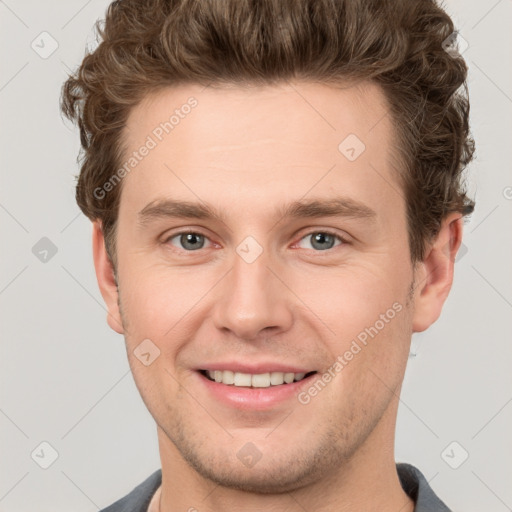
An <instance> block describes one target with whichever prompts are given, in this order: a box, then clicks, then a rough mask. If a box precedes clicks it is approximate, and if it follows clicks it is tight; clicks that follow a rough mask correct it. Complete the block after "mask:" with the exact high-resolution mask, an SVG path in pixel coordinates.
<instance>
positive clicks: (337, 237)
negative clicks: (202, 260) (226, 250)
mask: <svg viewBox="0 0 512 512" xmlns="http://www.w3.org/2000/svg"><path fill="white" fill-rule="evenodd" d="M318 233H321V234H324V235H329V236H332V237H333V238H335V239H337V240H339V241H340V242H341V243H340V244H338V245H335V246H334V247H331V248H330V249H325V250H315V249H307V250H311V251H314V252H316V253H320V254H321V253H327V252H330V251H332V250H334V249H335V248H336V247H339V246H340V245H345V244H348V243H349V242H348V240H346V239H345V238H344V237H342V236H341V235H339V234H338V233H335V232H333V231H330V230H328V229H322V230H314V231H309V232H308V233H306V234H305V235H303V236H302V237H301V238H300V239H299V242H301V241H302V240H304V239H305V238H307V237H309V236H311V235H314V234H318ZM181 235H200V236H202V237H204V238H205V239H206V240H209V241H210V239H209V238H208V237H207V236H206V235H205V234H203V233H201V232H200V231H193V230H184V231H179V232H177V233H173V234H172V235H169V236H168V237H166V238H165V239H164V241H163V243H164V244H166V245H167V244H168V243H169V241H170V240H172V239H173V238H176V237H179V236H181ZM210 242H211V241H210ZM299 242H297V243H299ZM294 245H296V244H294ZM173 247H174V246H173ZM176 249H177V250H179V251H183V252H189V253H194V252H199V251H200V250H201V249H203V248H201V249H197V250H195V251H187V250H185V249H179V248H176Z"/></svg>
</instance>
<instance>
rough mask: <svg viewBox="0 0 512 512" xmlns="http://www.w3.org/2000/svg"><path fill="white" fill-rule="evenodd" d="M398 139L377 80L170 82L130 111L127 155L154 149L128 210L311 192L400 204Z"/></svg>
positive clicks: (130, 182)
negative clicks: (174, 201) (159, 201)
mask: <svg viewBox="0 0 512 512" xmlns="http://www.w3.org/2000/svg"><path fill="white" fill-rule="evenodd" d="M394 138H395V136H394V133H393V129H392V123H391V120H390V117H389V116H388V110H387V105H386V101H385V98H384V95H383V93H382V92H381V90H380V88H379V87H378V86H376V85H374V84H370V83H365V84H359V85H357V86H339V87H333V86H326V85H324V84H317V83H308V82H294V83H287V84H280V85H276V86H261V87H255V86H244V87H242V86H222V87H220V86H216V87H212V86H209V87H203V86H199V85H194V84H189V85H182V86H179V87H173V88H168V89H163V90H160V91H158V92H157V93H153V94H151V95H148V96H147V97H146V98H145V99H144V100H143V101H142V102H141V103H140V104H139V105H138V106H137V107H135V108H134V109H133V110H132V112H131V113H130V116H129V118H128V121H127V125H126V130H125V133H124V140H125V143H126V144H125V147H126V154H125V157H126V161H127V159H128V158H130V156H131V155H133V152H134V151H135V152H136V151H137V150H138V149H140V148H142V147H143V146H147V147H150V150H149V151H144V153H145V154H146V156H144V157H143V158H140V160H138V161H137V162H136V165H135V166H134V167H133V170H130V172H129V173H128V174H127V176H126V177H125V178H124V181H125V183H123V193H122V199H121V208H123V203H124V204H125V206H127V205H128V206H132V207H133V208H139V210H140V209H141V208H143V207H144V206H145V205H146V204H147V203H148V202H149V201H151V200H154V199H156V198H157V197H164V196H170V197H175V198H178V199H182V200H193V199H196V200H197V199H204V200H206V201H208V202H215V201H216V202H217V203H219V204H222V205H223V207H224V208H229V207H230V206H232V207H235V206H238V207H240V208H241V207H243V206H244V204H245V205H246V207H248V206H249V204H248V202H250V203H251V206H254V205H259V206H261V208H263V205H264V204H271V203H277V202H283V201H285V202H288V201H292V200H296V199H298V198H299V197H302V196H304V195H306V194H308V193H310V192H311V193H313V195H314V196H315V197H317V196H319V195H320V196H321V195H322V194H325V195H328V194H334V193H336V194H338V195H339V193H340V192H342V193H343V195H346V196H348V197H353V196H359V199H363V200H366V201H367V202H370V203H372V204H374V205H376V206H377V207H378V206H379V204H382V205H383V206H384V203H385V202H386V201H389V200H393V201H394V202H395V203H396V202H397V200H400V199H401V197H400V196H401V194H400V191H399V186H398V184H397V176H396V171H395V170H394V168H393V152H392V148H393V146H394V143H395V140H394ZM210 199H211V201H209V200H210Z"/></svg>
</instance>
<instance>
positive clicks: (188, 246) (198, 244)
mask: <svg viewBox="0 0 512 512" xmlns="http://www.w3.org/2000/svg"><path fill="white" fill-rule="evenodd" d="M176 239H178V244H179V245H178V244H176V243H173V240H176ZM205 241H206V238H205V237H204V236H203V235H200V234H199V233H178V234H177V235H174V236H172V237H170V238H169V242H171V244H172V245H174V246H176V247H178V248H179V249H185V250H187V251H196V250H198V249H202V248H203V247H204V245H205Z"/></svg>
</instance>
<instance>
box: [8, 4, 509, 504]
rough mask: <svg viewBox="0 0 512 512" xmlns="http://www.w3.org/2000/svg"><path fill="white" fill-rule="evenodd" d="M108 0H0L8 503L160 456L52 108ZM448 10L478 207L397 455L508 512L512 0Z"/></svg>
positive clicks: (107, 481)
mask: <svg viewBox="0 0 512 512" xmlns="http://www.w3.org/2000/svg"><path fill="white" fill-rule="evenodd" d="M108 3H109V2H108V1H107V0H89V1H83V0H72V1H70V0H68V1H66V2H64V1H60V2H57V0H53V1H43V2H35V1H29V0H20V1H15V0H5V1H1V0H0V16H1V18H0V19H1V27H0V37H1V42H0V52H1V75H0V109H1V116H2V122H1V127H0V130H1V131H0V148H1V165H0V172H1V189H0V223H1V230H2V237H1V241H2V245H1V253H0V254H1V260H0V261H1V265H0V307H1V331H0V334H1V353H0V379H1V381H0V392H1V394H0V429H1V430H0V432H1V437H0V443H1V444H0V448H1V455H0V511H2V512H29V511H30V512H32V511H34V510H38V511H42V512H50V511H51V512H59V511H70V510H73V511H76V512H88V511H95V510H98V509H99V508H103V507H104V506H106V505H108V504H110V503H111V502H113V501H115V500H116V499H118V498H120V497H121V496H123V495H125V494H126V493H127V492H128V491H130V490H131V489H132V488H133V487H134V486H135V485H136V484H138V483H140V482H141V481H142V480H143V479H145V478H146V477H147V476H148V475H149V474H150V473H151V472H153V471H154V470H155V469H157V468H159V467H160V461H159V456H158V446H157V440H156V427H155V424H154V421H153V419H152V418H151V416H150V415H149V413H148V412H147V410H146V408H145V406H144V404H143V402H142V400H141V398H140V396H139V394H138V391H137V389H136V387H135V385H134V382H133V379H132V376H131V373H130V371H129V367H128V363H127V359H126V353H125V348H124V340H123V338H122V337H121V336H119V335H117V334H115V333H113V332H112V331H110V329H109V328H108V326H107V324H106V321H105V317H106V312H105V310H104V305H103V301H102V298H101V295H100V293H99V291H98V288H97V284H96V279H95V275H94V269H93V263H92V254H91V243H90V242H91V227H90V223H89V221H88V220H87V219H86V218H85V217H84V216H83V215H82V214H81V213H80V212H79V210H78V207H77V206H76V204H75V202H74V183H75V182H74V175H75V174H76V173H77V170H78V167H77V164H76V157H77V154H78V149H79V139H78V131H77V129H75V128H74V127H72V126H71V125H70V124H69V123H68V122H66V123H64V122H63V121H62V119H61V117H60V114H59V111H58V99H59V94H60V87H61V85H62V83H63V81H64V80H65V79H66V73H67V71H68V69H70V68H72V69H74V68H75V67H76V66H77V65H78V64H79V62H80V61H81V59H82V57H83V55H84V48H85V44H86V43H87V42H88V41H89V42H91V40H92V39H91V38H92V27H93V23H94V21H95V20H96V19H97V18H99V17H103V14H104V11H105V8H106V6H107V5H108ZM446 6H447V9H448V11H449V12H450V13H451V14H452V15H453V17H454V19H455V21H456V23H457V26H458V28H459V30H460V32H461V34H462V36H463V38H464V39H465V40H466V41H467V42H468V44H469V48H468V49H467V50H466V51H465V53H464V56H465V57H466V59H467V61H468V63H469V66H470V74H469V86H470V94H471V101H472V116H471V117H472V129H473V133H474V136H475V138H476V141H477V160H476V161H475V162H474V163H473V164H472V165H471V168H470V175H471V180H470V181H471V190H472V191H473V193H475V194H476V199H477V208H476V213H475V214H474V216H473V218H472V219H471V221H470V222H469V223H468V224H467V225H466V231H465V239H464V244H465V246H466V247H467V252H466V254H463V255H462V257H461V258H460V259H459V261H458V262H457V264H456V275H455V282H454V286H453V290H452V292H451V295H450V297H449V299H448V301H447V303H446V306H445V308H444V312H443V315H442V317H441V319H440V320H439V321H438V322H437V323H436V324H435V325H434V326H433V327H432V328H431V329H430V330H429V331H427V332H426V333H422V334H421V335H415V336H414V337H413V344H412V354H411V358H410V361H409V367H408V370H407V374H406V378H405V382H404V387H403V392H402V404H401V408H400V411H399V418H398V428H397V442H396V457H397V460H399V461H407V462H411V463H413V464H415V465H416V466H417V467H419V468H420V469H421V470H422V471H423V473H424V474H425V476H426V477H427V479H428V480H429V481H430V482H431V485H432V487H433V488H434V490H435V491H436V492H438V493H439V495H440V496H441V497H442V498H443V499H444V500H445V501H446V502H447V503H448V504H449V505H450V506H451V507H452V508H453V509H454V511H465V512H477V511H478V512H481V511H483V510H485V511H486V512H501V511H506V510H512V486H511V482H512V462H511V461H512V438H511V436H510V431H511V426H512V403H511V402H512V385H511V384H512V382H511V381H512V376H511V375H512V372H511V371H510V366H511V364H510V363H511V361H512V358H511V355H512V343H511V341H512V340H511V335H510V330H511V327H512V314H511V313H512V287H511V283H512V267H511V264H510V262H511V261H512V240H511V227H512V188H511V187H512V173H511V172H510V161H511V160H512V158H511V156H512V155H511V141H512V138H511V136H512V129H511V111H512V99H511V98H512V77H511V67H510V62H511V60H512V55H511V53H512V44H511V43H512V35H511V32H510V30H509V28H510V23H511V21H512V2H511V0H499V1H494V0H493V1H490V2H482V1H479V0H472V1H468V0H450V1H448V2H446ZM43 31H47V32H48V33H49V34H51V37H52V38H54V39H55V40H56V41H57V43H58V48H57V50H56V51H55V52H54V53H53V54H52V55H51V56H49V57H48V58H46V59H44V58H42V57H41V56H40V55H39V54H38V53H36V51H34V50H33V49H32V47H31V43H32V41H34V40H35V44H39V52H43V51H49V49H51V40H50V39H48V38H47V37H48V36H40V34H41V32H43ZM42 37H43V38H44V37H46V38H47V39H44V47H43V43H41V38H42ZM42 237H47V238H49V239H50V240H51V241H52V242H53V244H55V246H56V248H57V250H58V252H57V253H56V254H55V255H54V256H53V257H50V256H51V253H50V254H49V255H48V257H47V258H48V261H47V262H46V263H44V262H42V261H40V260H39V259H38V258H37V257H36V256H35V255H34V253H33V252H32V248H33V247H34V245H35V244H36V243H37V242H38V241H39V240H40V239H41V238H42ZM43 441H46V442H47V443H49V444H50V445H51V446H52V447H53V448H54V449H55V450H56V451H57V452H58V458H57V460H56V461H55V462H54V463H53V464H52V465H51V466H50V467H49V468H48V469H42V468H41V467H40V466H39V465H38V463H37V462H39V463H42V462H44V460H43V459H45V457H46V460H47V461H48V460H49V459H48V457H49V454H50V449H49V448H48V447H45V446H44V445H43V447H42V448H41V446H40V444H41V443H42V442H43ZM453 441H455V442H456V443H458V444H457V445H451V446H449V445H450V444H451V443H452V442H453ZM447 447H448V449H447V450H446V451H444V450H445V448H447ZM41 449H42V450H43V451H42V452H41ZM34 450H35V454H34V456H33V458H32V456H31V454H32V453H33V452H34ZM443 452H444V453H445V455H444V458H443V456H442V455H441V454H442V453H443ZM465 452H467V453H468V454H469V457H468V459H467V460H466V461H465V462H464V463H463V464H462V465H460V467H458V469H452V468H451V467H450V466H449V464H448V462H450V464H452V465H457V464H458V463H460V461H461V460H462V457H463V455H464V453H465ZM42 453H44V457H43V456H42V455H41V454H42ZM37 454H39V455H40V456H39V458H38V456H37ZM397 512H398V511H397Z"/></svg>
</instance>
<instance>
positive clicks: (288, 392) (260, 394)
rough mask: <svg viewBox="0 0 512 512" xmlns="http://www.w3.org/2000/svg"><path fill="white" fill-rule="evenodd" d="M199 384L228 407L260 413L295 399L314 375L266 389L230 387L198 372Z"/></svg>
mask: <svg viewBox="0 0 512 512" xmlns="http://www.w3.org/2000/svg"><path fill="white" fill-rule="evenodd" d="M196 373H197V375H198V376H199V379H200V380H201V382H202V383H203V384H204V385H205V386H206V388H207V390H208V392H209V393H211V394H212V395H213V396H214V397H215V398H216V399H217V400H218V401H220V402H221V403H224V404H226V405H228V406H230V407H235V408H237V409H244V410H256V411H261V410H265V409H270V408H272V407H275V406H278V405H280V404H282V403H284V402H287V401H289V400H290V399H296V397H297V395H298V393H299V392H300V390H301V389H302V388H304V387H307V386H309V385H310V382H311V379H312V378H314V377H315V375H317V374H316V373H314V374H312V375H310V376H309V377H306V378H305V379H302V380H300V381H298V382H292V383H290V384H282V385H280V386H270V387H268V388H249V387H242V386H230V385H227V384H222V383H221V382H215V381H212V380H210V379H208V378H207V377H205V376H204V375H203V374H202V373H200V372H199V371H198V372H196Z"/></svg>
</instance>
